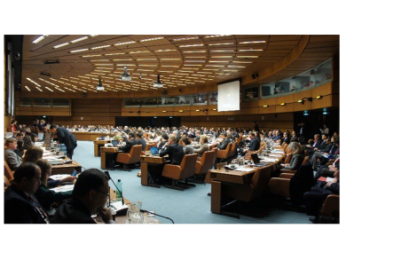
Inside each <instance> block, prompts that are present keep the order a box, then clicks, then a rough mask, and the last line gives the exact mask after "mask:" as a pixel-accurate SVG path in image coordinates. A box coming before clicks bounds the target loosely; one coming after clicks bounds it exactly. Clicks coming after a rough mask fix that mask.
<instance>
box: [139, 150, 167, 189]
mask: <svg viewBox="0 0 410 280" xmlns="http://www.w3.org/2000/svg"><path fill="white" fill-rule="evenodd" d="M140 160H141V185H143V186H155V187H158V186H156V185H152V184H149V183H148V165H162V164H165V159H164V158H163V157H159V156H141V159H140Z"/></svg>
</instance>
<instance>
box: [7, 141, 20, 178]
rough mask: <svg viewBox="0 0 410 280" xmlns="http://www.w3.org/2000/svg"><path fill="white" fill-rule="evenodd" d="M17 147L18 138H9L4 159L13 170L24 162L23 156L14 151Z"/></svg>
mask: <svg viewBox="0 0 410 280" xmlns="http://www.w3.org/2000/svg"><path fill="white" fill-rule="evenodd" d="M16 149H17V139H15V138H7V139H6V143H5V149H4V159H5V160H6V162H7V164H8V165H9V167H10V169H11V170H12V171H14V170H16V169H17V167H19V166H20V165H21V163H22V159H21V157H19V156H18V155H17V154H16V153H15V152H14V151H15V150H16Z"/></svg>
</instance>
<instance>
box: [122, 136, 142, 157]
mask: <svg viewBox="0 0 410 280" xmlns="http://www.w3.org/2000/svg"><path fill="white" fill-rule="evenodd" d="M128 136H129V138H128V141H125V145H124V146H121V147H119V148H118V150H120V151H121V152H124V153H129V152H130V151H131V148H132V146H134V145H138V144H137V141H136V140H135V139H134V138H135V134H134V133H133V132H130V133H129V134H128ZM144 149H145V148H144Z"/></svg>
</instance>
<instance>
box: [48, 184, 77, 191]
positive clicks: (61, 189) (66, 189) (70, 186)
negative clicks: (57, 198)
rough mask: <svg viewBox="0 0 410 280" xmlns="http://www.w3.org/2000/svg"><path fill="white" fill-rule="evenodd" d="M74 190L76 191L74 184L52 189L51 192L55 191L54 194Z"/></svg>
mask: <svg viewBox="0 0 410 280" xmlns="http://www.w3.org/2000/svg"><path fill="white" fill-rule="evenodd" d="M73 189H74V184H71V185H64V186H61V187H57V188H52V189H50V190H51V191H54V192H68V191H72V190H73Z"/></svg>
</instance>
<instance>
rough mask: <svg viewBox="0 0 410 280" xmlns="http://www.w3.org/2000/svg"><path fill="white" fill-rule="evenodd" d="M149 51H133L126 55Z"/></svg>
mask: <svg viewBox="0 0 410 280" xmlns="http://www.w3.org/2000/svg"><path fill="white" fill-rule="evenodd" d="M149 52H150V51H135V52H129V53H128V54H134V53H149Z"/></svg>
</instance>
